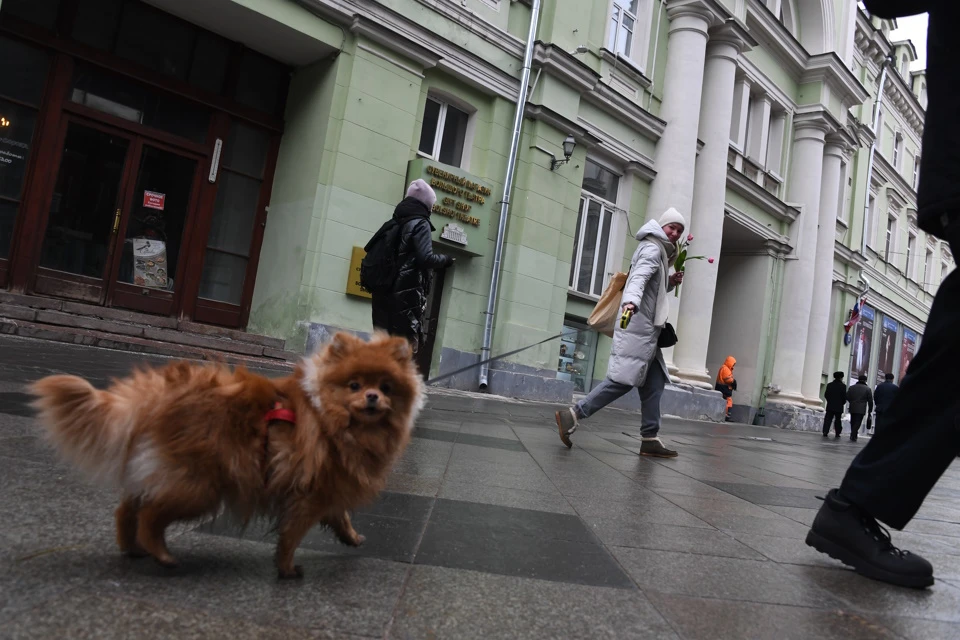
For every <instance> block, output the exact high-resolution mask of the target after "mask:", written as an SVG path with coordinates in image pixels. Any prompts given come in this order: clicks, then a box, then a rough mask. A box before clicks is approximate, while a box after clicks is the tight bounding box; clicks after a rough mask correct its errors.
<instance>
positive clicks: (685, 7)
mask: <svg viewBox="0 0 960 640" xmlns="http://www.w3.org/2000/svg"><path fill="white" fill-rule="evenodd" d="M667 16H668V17H669V18H670V35H669V39H668V41H667V68H666V71H665V74H664V78H665V79H664V83H663V102H662V103H661V105H660V117H661V118H663V119H664V120H665V121H666V123H667V126H666V128H665V129H664V132H663V135H662V136H661V137H660V141H659V142H658V143H657V149H656V151H655V152H654V166H655V167H656V170H657V177H656V178H655V179H654V181H653V184H652V185H651V186H650V198H649V200H648V201H647V218H650V219H653V220H656V219H657V218H658V217H660V214H662V213H663V212H664V211H666V210H667V209H669V208H670V207H674V208H676V209H677V210H678V211H679V212H680V213H682V214H683V216H684V217H685V218H689V216H690V208H691V206H692V205H693V177H694V171H695V165H696V160H697V126H698V122H699V120H700V96H701V91H702V90H703V65H704V60H705V56H706V51H707V30H708V29H709V27H710V23H711V22H712V20H713V17H712V16H713V14H712V12H711V11H710V10H709V9H708V8H707V7H706V6H705V5H702V4H700V3H699V2H692V3H689V4H679V6H677V5H671V6H669V8H668V9H667ZM729 126H730V123H729V121H728V122H727V124H726V125H724V131H729ZM670 298H671V300H672V301H673V303H672V304H671V308H670V321H671V322H672V323H673V324H674V325H676V324H677V315H676V314H677V308H678V307H677V304H676V300H675V299H674V297H673V295H671V296H670ZM663 356H664V359H665V360H666V363H667V367H668V368H669V369H670V370H671V371H673V370H674V369H675V367H674V366H673V349H666V350H664V353H663Z"/></svg>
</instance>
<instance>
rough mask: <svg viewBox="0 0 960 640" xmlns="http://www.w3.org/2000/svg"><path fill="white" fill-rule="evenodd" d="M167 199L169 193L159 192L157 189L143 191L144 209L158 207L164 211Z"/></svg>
mask: <svg viewBox="0 0 960 640" xmlns="http://www.w3.org/2000/svg"><path fill="white" fill-rule="evenodd" d="M166 200H167V194H165V193H157V192H156V191H144V192H143V208H144V209H157V210H158V211H163V207H164V203H165V202H166Z"/></svg>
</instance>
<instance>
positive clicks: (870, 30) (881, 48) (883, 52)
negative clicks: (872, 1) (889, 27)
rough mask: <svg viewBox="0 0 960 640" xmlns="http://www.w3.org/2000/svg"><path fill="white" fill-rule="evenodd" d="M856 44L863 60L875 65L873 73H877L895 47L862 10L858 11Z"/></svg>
mask: <svg viewBox="0 0 960 640" xmlns="http://www.w3.org/2000/svg"><path fill="white" fill-rule="evenodd" d="M854 43H855V45H856V48H857V50H858V51H859V52H860V54H861V55H862V56H863V59H864V60H865V61H867V62H869V63H871V64H872V65H873V69H871V70H872V71H877V70H878V69H879V67H880V65H881V64H882V63H883V60H884V58H886V57H887V56H889V55H890V53H891V52H892V51H893V46H892V45H891V44H890V42H888V41H887V39H886V38H885V37H884V35H883V32H882V31H880V30H879V29H877V28H876V27H874V26H873V24H871V23H870V19H869V18H868V17H867V15H866V14H865V13H864V12H863V9H860V8H858V9H857V27H856V32H855V35H854Z"/></svg>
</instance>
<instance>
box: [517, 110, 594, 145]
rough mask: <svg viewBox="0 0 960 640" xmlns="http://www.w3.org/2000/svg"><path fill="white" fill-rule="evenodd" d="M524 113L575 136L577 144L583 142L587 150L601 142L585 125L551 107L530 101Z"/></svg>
mask: <svg viewBox="0 0 960 640" xmlns="http://www.w3.org/2000/svg"><path fill="white" fill-rule="evenodd" d="M524 115H525V116H527V117H528V118H530V119H531V120H536V121H538V122H543V123H545V124H548V125H550V126H551V127H553V128H554V129H556V130H557V131H560V132H561V133H562V134H564V135H571V136H573V139H574V140H576V141H577V144H582V145H583V146H584V147H586V148H587V150H590V149H593V148H595V147H596V146H597V145H599V144H601V140H600V138H598V137H597V136H595V135H593V134H592V133H591V132H590V131H588V130H587V129H586V128H585V127H583V126H581V125H580V124H578V123H576V122H574V121H573V120H571V119H569V118H567V117H565V116H562V115H560V114H559V113H557V112H556V111H554V110H553V109H551V108H549V107H545V106H543V105H540V104H531V103H529V102H528V103H527V104H526V107H525V109H524Z"/></svg>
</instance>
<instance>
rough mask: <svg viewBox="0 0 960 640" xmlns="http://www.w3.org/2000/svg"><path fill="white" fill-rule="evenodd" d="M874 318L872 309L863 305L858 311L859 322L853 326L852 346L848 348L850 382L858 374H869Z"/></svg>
mask: <svg viewBox="0 0 960 640" xmlns="http://www.w3.org/2000/svg"><path fill="white" fill-rule="evenodd" d="M875 318H876V314H875V313H874V311H873V309H871V308H870V307H867V306H864V307H863V310H862V311H861V312H860V322H858V323H857V324H856V326H855V327H854V334H853V346H852V347H851V349H850V380H851V383H853V382H855V381H856V379H857V378H858V377H859V376H867V377H869V376H870V354H871V352H872V351H873V322H874V320H875Z"/></svg>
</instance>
